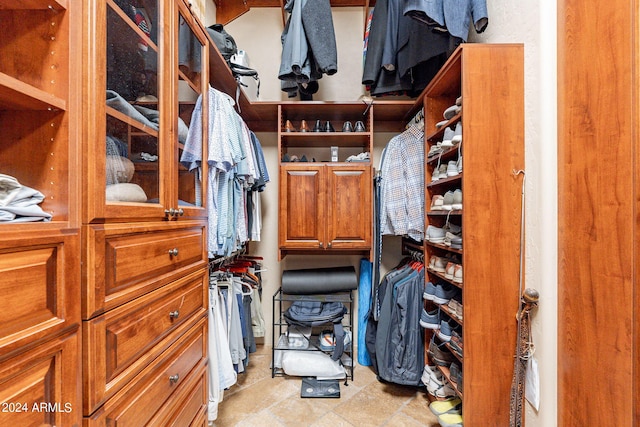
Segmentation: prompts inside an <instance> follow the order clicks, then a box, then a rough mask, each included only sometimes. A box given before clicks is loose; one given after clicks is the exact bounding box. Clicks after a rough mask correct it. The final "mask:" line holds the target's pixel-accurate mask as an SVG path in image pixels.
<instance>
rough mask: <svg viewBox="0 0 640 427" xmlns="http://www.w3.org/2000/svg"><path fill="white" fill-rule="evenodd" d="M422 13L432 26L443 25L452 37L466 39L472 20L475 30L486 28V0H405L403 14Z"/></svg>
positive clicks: (487, 16)
mask: <svg viewBox="0 0 640 427" xmlns="http://www.w3.org/2000/svg"><path fill="white" fill-rule="evenodd" d="M414 12H419V13H423V14H424V15H426V17H427V18H428V19H429V20H430V21H433V25H434V26H439V27H444V28H446V29H447V30H448V31H449V34H451V35H452V36H454V37H459V38H461V39H462V40H463V41H467V38H468V37H469V28H470V27H471V23H472V22H473V25H474V28H475V30H476V32H478V33H481V32H483V31H484V30H485V28H487V24H488V23H489V15H488V11H487V1H486V0H405V4H404V14H405V15H407V14H412V13H414Z"/></svg>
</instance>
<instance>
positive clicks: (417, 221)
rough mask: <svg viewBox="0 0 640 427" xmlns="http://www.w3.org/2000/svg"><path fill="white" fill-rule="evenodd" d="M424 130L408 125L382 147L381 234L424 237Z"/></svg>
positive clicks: (419, 239)
mask: <svg viewBox="0 0 640 427" xmlns="http://www.w3.org/2000/svg"><path fill="white" fill-rule="evenodd" d="M423 162H424V131H423V130H422V129H421V128H419V127H418V126H410V127H409V128H408V129H406V130H405V131H404V132H402V133H401V134H399V135H396V136H394V137H393V138H392V139H391V140H390V141H389V143H388V144H387V146H386V147H385V149H384V154H383V157H382V163H381V166H380V211H379V219H380V229H379V233H380V236H381V235H383V234H392V235H397V236H409V237H411V238H412V239H414V240H416V241H419V242H421V241H422V240H423V238H424V163H423Z"/></svg>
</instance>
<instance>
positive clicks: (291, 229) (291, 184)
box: [279, 165, 326, 249]
mask: <svg viewBox="0 0 640 427" xmlns="http://www.w3.org/2000/svg"><path fill="white" fill-rule="evenodd" d="M325 173H326V172H325V168H324V166H322V165H319V166H305V165H302V166H299V165H287V166H281V167H280V183H279V185H280V209H279V210H280V214H279V216H280V222H279V223H280V228H279V232H280V233H279V234H280V247H281V248H296V249H304V248H309V249H318V248H321V247H322V245H324V241H325V239H324V231H325V226H324V224H325V209H326V206H325V196H324V194H325V189H324V188H322V183H323V182H324V174H325Z"/></svg>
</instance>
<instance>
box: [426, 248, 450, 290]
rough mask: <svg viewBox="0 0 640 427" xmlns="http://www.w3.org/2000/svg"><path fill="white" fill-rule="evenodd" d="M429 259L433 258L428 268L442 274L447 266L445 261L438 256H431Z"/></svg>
mask: <svg viewBox="0 0 640 427" xmlns="http://www.w3.org/2000/svg"><path fill="white" fill-rule="evenodd" d="M431 258H433V263H429V267H431V269H432V270H433V271H436V272H438V273H444V270H445V267H446V266H447V260H446V259H445V258H442V257H439V256H432V257H431ZM434 295H435V291H434Z"/></svg>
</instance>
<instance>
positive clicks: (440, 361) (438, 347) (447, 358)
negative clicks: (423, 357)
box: [427, 334, 456, 366]
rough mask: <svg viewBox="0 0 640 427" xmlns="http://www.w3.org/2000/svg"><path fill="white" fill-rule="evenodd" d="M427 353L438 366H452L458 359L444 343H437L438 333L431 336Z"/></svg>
mask: <svg viewBox="0 0 640 427" xmlns="http://www.w3.org/2000/svg"><path fill="white" fill-rule="evenodd" d="M427 355H428V356H429V357H430V358H431V360H432V361H433V363H435V364H436V365H438V366H450V365H451V363H452V362H453V361H454V360H456V358H455V356H454V355H453V354H451V352H450V351H449V350H447V348H446V347H445V346H444V344H443V343H441V344H438V343H436V334H433V335H432V336H431V341H429V349H428V350H427Z"/></svg>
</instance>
